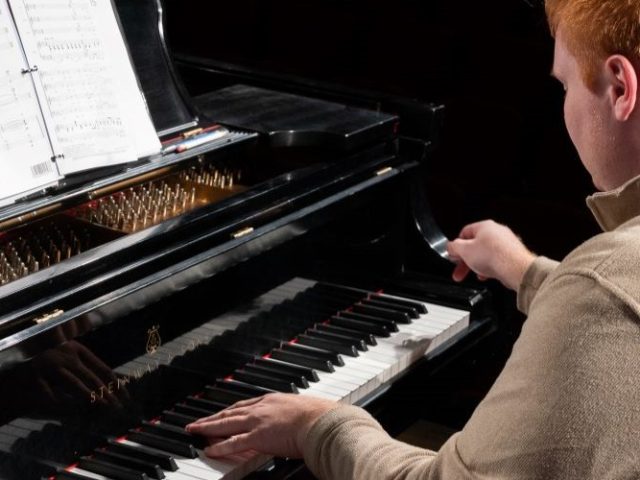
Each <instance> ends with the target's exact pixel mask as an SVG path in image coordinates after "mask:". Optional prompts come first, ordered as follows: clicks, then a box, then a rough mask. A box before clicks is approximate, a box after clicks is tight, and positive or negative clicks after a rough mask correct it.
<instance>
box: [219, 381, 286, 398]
mask: <svg viewBox="0 0 640 480" xmlns="http://www.w3.org/2000/svg"><path fill="white" fill-rule="evenodd" d="M215 387H219V388H222V389H224V390H228V391H231V392H237V393H241V394H246V395H251V397H259V396H261V395H266V394H267V393H275V390H273V389H271V388H265V387H260V386H258V385H249V384H248V383H244V382H238V381H236V380H218V382H217V383H216V384H215Z"/></svg>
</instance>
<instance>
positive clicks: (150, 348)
mask: <svg viewBox="0 0 640 480" xmlns="http://www.w3.org/2000/svg"><path fill="white" fill-rule="evenodd" d="M159 330H160V326H159V325H154V326H153V327H151V328H150V329H149V330H147V334H148V336H147V353H155V352H156V351H157V350H158V348H160V345H162V339H161V338H160V332H159Z"/></svg>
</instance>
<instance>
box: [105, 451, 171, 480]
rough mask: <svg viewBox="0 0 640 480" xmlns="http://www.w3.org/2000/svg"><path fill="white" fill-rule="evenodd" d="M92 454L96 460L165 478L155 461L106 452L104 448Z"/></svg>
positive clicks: (159, 479) (156, 477) (158, 478)
mask: <svg viewBox="0 0 640 480" xmlns="http://www.w3.org/2000/svg"><path fill="white" fill-rule="evenodd" d="M93 456H94V457H95V458H96V459H98V460H102V461H105V462H109V463H113V464H115V465H120V466H121V467H126V468H132V469H134V470H138V471H140V472H144V473H146V474H147V476H148V477H149V478H154V479H156V480H162V479H163V478H165V475H164V472H163V471H162V468H160V465H158V464H157V463H152V462H145V461H143V460H138V459H136V458H133V457H129V456H126V455H121V454H119V453H114V452H108V451H106V450H96V451H95V452H94V453H93Z"/></svg>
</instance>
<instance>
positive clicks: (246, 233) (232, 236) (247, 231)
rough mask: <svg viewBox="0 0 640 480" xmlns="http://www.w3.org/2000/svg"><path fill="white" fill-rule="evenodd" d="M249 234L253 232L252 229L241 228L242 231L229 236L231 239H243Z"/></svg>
mask: <svg viewBox="0 0 640 480" xmlns="http://www.w3.org/2000/svg"><path fill="white" fill-rule="evenodd" d="M251 232H253V227H247V228H243V229H242V230H238V231H237V232H235V233H232V234H231V238H234V239H236V238H241V237H244V236H246V235H249V234H250V233H251Z"/></svg>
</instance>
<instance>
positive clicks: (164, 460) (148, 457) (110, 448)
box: [106, 440, 178, 472]
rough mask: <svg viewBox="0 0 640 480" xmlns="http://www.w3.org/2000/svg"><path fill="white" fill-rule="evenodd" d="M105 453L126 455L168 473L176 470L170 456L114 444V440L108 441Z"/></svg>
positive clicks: (136, 447) (132, 446)
mask: <svg viewBox="0 0 640 480" xmlns="http://www.w3.org/2000/svg"><path fill="white" fill-rule="evenodd" d="M106 451H107V452H114V453H118V454H121V455H126V456H128V457H132V458H135V459H138V460H141V461H143V462H149V463H153V464H158V465H160V468H162V469H163V470H167V471H169V472H176V471H177V470H178V464H177V463H176V461H175V459H174V458H173V457H172V456H171V455H168V454H167V453H164V452H159V451H157V450H153V449H151V448H146V447H143V446H136V445H126V444H123V443H120V442H116V441H115V440H109V444H108V445H107V447H106Z"/></svg>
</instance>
